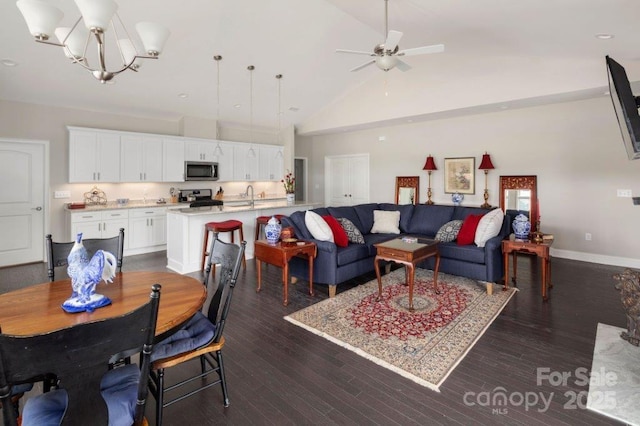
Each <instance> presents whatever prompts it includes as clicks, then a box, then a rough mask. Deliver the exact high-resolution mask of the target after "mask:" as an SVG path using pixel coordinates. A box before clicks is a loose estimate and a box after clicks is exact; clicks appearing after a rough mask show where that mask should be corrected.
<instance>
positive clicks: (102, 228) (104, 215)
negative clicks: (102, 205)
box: [69, 209, 129, 254]
mask: <svg viewBox="0 0 640 426" xmlns="http://www.w3.org/2000/svg"><path fill="white" fill-rule="evenodd" d="M69 223H70V228H69V229H70V234H69V238H70V240H71V241H74V240H75V239H76V236H77V235H78V234H79V233H81V232H82V238H83V239H87V238H111V237H117V236H118V233H119V232H120V228H124V248H125V249H126V248H128V244H127V241H128V238H127V234H128V229H129V211H128V210H125V209H121V210H120V209H119V210H105V211H86V212H78V213H75V212H74V213H70V214H69ZM114 254H115V253H114Z"/></svg>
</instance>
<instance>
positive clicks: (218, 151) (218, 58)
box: [213, 55, 224, 157]
mask: <svg viewBox="0 0 640 426" xmlns="http://www.w3.org/2000/svg"><path fill="white" fill-rule="evenodd" d="M213 60H214V61H216V70H217V75H216V87H217V89H216V98H217V104H216V141H218V143H217V145H216V149H214V150H213V155H215V156H217V157H220V156H221V155H224V153H223V152H222V148H220V61H221V60H222V56H220V55H215V56H214V57H213Z"/></svg>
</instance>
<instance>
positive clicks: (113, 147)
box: [68, 127, 120, 183]
mask: <svg viewBox="0 0 640 426" xmlns="http://www.w3.org/2000/svg"><path fill="white" fill-rule="evenodd" d="M68 129H69V182H70V183H75V182H119V181H120V135H119V134H117V133H109V132H101V131H98V130H95V131H94V130H81V129H77V128H73V127H68Z"/></svg>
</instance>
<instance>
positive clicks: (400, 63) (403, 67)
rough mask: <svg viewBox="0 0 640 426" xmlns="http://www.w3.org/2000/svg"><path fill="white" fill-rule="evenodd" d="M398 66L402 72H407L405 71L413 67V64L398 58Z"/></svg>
mask: <svg viewBox="0 0 640 426" xmlns="http://www.w3.org/2000/svg"><path fill="white" fill-rule="evenodd" d="M396 68H398V69H399V70H400V71H402V72H405V71H409V70H410V69H411V66H410V65H409V64H408V63H406V62H404V61H401V60H400V59H398V62H397V63H396Z"/></svg>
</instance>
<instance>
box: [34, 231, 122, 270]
mask: <svg viewBox="0 0 640 426" xmlns="http://www.w3.org/2000/svg"><path fill="white" fill-rule="evenodd" d="M45 239H46V243H47V274H48V275H49V281H54V280H55V268H57V267H60V266H67V257H68V256H69V252H70V251H71V249H72V248H73V245H74V244H75V242H74V241H71V242H65V243H57V242H54V241H53V239H52V238H51V234H47V236H46V237H45ZM82 244H83V245H84V248H86V249H87V252H88V253H89V257H91V256H93V254H94V253H95V252H96V251H98V250H104V251H108V252H111V253H112V254H113V255H114V256H115V257H116V260H117V264H118V268H117V272H122V257H123V252H124V228H120V232H119V233H118V235H117V236H115V237H111V238H88V239H86V240H85V239H83V240H82Z"/></svg>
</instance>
